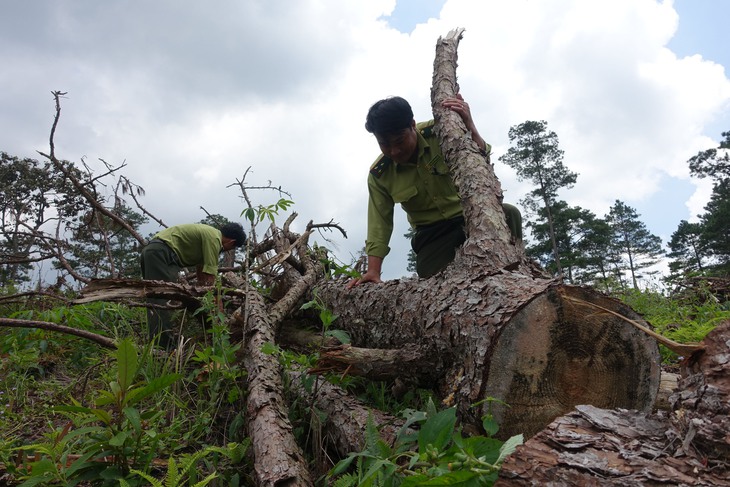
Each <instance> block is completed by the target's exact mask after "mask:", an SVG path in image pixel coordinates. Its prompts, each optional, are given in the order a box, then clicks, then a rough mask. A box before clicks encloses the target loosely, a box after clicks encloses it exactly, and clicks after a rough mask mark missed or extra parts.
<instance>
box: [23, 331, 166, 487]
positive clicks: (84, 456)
mask: <svg viewBox="0 0 730 487" xmlns="http://www.w3.org/2000/svg"><path fill="white" fill-rule="evenodd" d="M115 358H116V363H117V371H116V377H115V379H114V380H112V381H111V382H109V384H108V387H107V389H102V390H99V391H97V395H96V399H95V401H94V407H87V406H83V405H82V404H81V403H80V402H79V401H78V400H76V399H73V398H72V399H71V403H72V404H71V405H62V406H56V407H54V408H53V410H54V411H55V412H59V413H62V414H64V415H66V416H68V417H69V418H70V420H71V422H70V423H68V424H67V425H66V426H65V427H64V428H63V429H61V430H56V431H54V432H53V434H52V435H51V437H50V441H48V442H44V443H36V444H31V445H24V446H21V447H19V448H18V449H19V450H23V451H30V452H36V454H37V459H36V460H35V461H34V462H32V463H31V464H30V468H29V471H28V474H27V475H26V476H25V478H27V480H26V482H25V483H24V484H23V485H36V484H37V483H40V482H57V483H60V484H62V485H76V484H77V483H78V482H80V481H82V480H86V479H89V478H104V479H108V480H111V479H119V478H125V477H126V476H127V475H128V474H129V469H130V467H136V468H140V467H142V468H145V469H149V468H150V465H151V462H152V460H153V459H154V458H155V457H156V456H157V453H158V451H157V446H158V443H159V441H160V435H162V434H163V432H162V431H161V430H160V429H159V428H158V423H159V420H160V418H161V417H162V416H163V411H161V410H160V409H159V408H157V407H155V404H154V403H149V402H148V399H150V398H151V397H152V396H154V395H155V394H157V393H159V392H160V391H163V390H165V389H167V388H168V387H169V386H170V385H171V384H173V383H174V382H175V381H177V380H178V379H179V378H180V376H179V375H177V374H168V375H165V376H161V377H158V378H156V379H154V380H152V381H149V382H144V381H143V382H137V377H138V371H139V360H138V359H139V357H138V353H137V349H136V347H135V346H134V344H133V343H132V342H131V341H130V340H128V339H124V340H121V341H120V342H119V344H118V348H117V350H116V353H115ZM72 424H73V425H74V426H75V429H72V428H71V425H72ZM72 453H73V454H76V455H79V458H78V459H75V460H73V461H72V460H70V458H71V457H70V455H71V454H72Z"/></svg>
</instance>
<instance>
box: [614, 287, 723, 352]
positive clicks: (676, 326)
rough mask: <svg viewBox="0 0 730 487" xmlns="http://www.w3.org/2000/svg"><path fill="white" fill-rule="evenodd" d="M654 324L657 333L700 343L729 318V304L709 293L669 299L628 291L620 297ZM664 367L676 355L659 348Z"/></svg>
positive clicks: (661, 295) (659, 295) (654, 291)
mask: <svg viewBox="0 0 730 487" xmlns="http://www.w3.org/2000/svg"><path fill="white" fill-rule="evenodd" d="M618 297H619V299H621V300H622V301H623V302H625V303H626V304H627V305H629V306H630V307H631V308H632V309H633V310H635V311H636V312H638V313H639V314H641V315H642V316H643V317H644V319H645V320H646V321H648V322H649V323H651V324H652V325H653V326H654V328H655V329H656V331H657V332H658V333H660V334H661V335H663V336H666V337H667V338H670V339H672V340H674V341H677V342H680V343H689V342H699V341H702V339H703V338H705V336H706V335H707V334H708V333H709V332H710V331H712V330H713V329H714V328H715V327H716V326H717V325H718V324H719V323H721V322H722V321H725V320H728V319H730V303H722V302H720V301H719V300H717V299H715V298H714V297H713V296H712V295H710V294H705V293H698V294H695V295H692V296H684V297H669V296H667V295H665V294H664V293H662V292H660V291H656V290H645V291H638V290H627V291H624V292H623V293H622V294H621V295H619V296H618ZM660 351H661V354H662V359H663V362H664V363H665V364H671V363H675V362H677V360H678V357H677V355H676V354H675V353H674V352H672V351H670V350H669V349H667V348H666V347H664V346H660Z"/></svg>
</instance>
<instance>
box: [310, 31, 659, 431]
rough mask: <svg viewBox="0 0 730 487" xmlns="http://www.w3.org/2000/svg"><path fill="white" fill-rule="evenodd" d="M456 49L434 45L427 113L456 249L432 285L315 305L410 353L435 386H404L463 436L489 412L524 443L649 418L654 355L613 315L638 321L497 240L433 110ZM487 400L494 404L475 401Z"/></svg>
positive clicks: (494, 197)
mask: <svg viewBox="0 0 730 487" xmlns="http://www.w3.org/2000/svg"><path fill="white" fill-rule="evenodd" d="M460 38H461V30H457V31H454V32H452V33H450V34H449V35H448V36H447V37H446V38H445V39H439V43H438V45H437V52H436V61H435V63H434V80H433V88H432V104H433V112H434V118H435V120H436V133H437V134H438V135H439V138H440V141H441V147H442V150H443V152H444V155H445V158H446V162H447V164H448V165H449V168H450V169H451V172H452V175H453V178H454V181H455V183H456V186H457V188H458V190H459V193H460V195H461V198H462V205H463V208H464V215H465V219H466V233H467V240H466V242H465V244H464V245H463V247H462V248H461V249H460V250H459V251H458V252H457V257H456V259H455V261H454V262H453V263H452V264H451V265H450V266H449V267H448V268H447V269H445V270H444V271H443V272H441V273H440V274H438V275H436V276H434V277H432V278H429V279H404V280H393V281H390V282H386V283H383V284H368V285H362V286H359V287H357V288H354V289H352V290H349V291H348V290H345V289H344V286H343V285H342V283H340V282H329V283H326V282H325V283H323V284H322V285H321V287H320V289H319V296H320V297H322V298H323V299H325V300H326V301H327V303H328V305H329V306H331V307H333V308H334V311H335V313H336V314H337V315H338V316H339V319H338V321H337V326H339V327H342V328H344V329H346V330H347V331H348V332H349V333H350V334H351V335H352V337H353V342H354V343H355V344H356V345H358V346H367V347H378V348H392V349H398V348H402V347H407V346H408V348H412V345H413V344H417V345H419V347H420V348H421V349H422V350H424V354H427V355H428V356H429V357H430V358H431V359H432V363H433V367H434V368H436V369H437V371H438V372H437V374H436V376H437V377H438V379H437V381H436V384H434V383H433V379H432V377H433V376H434V370H424V374H423V376H422V377H414V378H412V379H415V380H416V381H418V380H419V379H421V380H422V382H427V381H431V382H430V383H429V384H428V385H430V386H434V385H435V389H436V390H437V392H438V393H439V395H440V396H441V398H442V399H443V401H444V403H445V404H446V405H451V404H454V405H456V406H457V408H458V411H459V413H460V417H461V418H462V420H463V421H464V423H465V425H466V426H467V427H472V429H473V430H479V429H481V417H482V416H483V415H484V414H488V413H490V414H493V415H494V417H495V418H496V419H497V420H498V421H499V422H500V424H501V430H500V434H501V435H502V436H509V435H513V434H517V433H525V434H527V435H532V434H534V433H536V432H538V431H540V430H541V429H543V428H544V427H545V426H546V425H547V424H549V423H550V421H552V420H553V419H554V418H556V417H558V416H560V415H562V414H564V413H566V412H568V411H570V410H572V409H573V408H574V407H575V406H576V405H578V404H593V405H596V406H600V407H604V408H613V407H621V408H626V409H638V410H643V411H646V410H648V409H650V408H651V406H652V404H653V403H654V399H655V396H656V393H657V389H658V387H659V379H660V377H659V376H660V370H659V362H660V357H659V351H658V347H657V344H656V343H655V342H654V340H653V339H651V338H650V337H648V336H646V335H645V334H644V333H642V332H641V331H640V330H638V329H637V328H636V327H634V326H632V325H631V324H630V323H628V322H627V321H625V320H623V319H622V318H620V316H618V315H623V316H626V317H627V318H630V319H633V320H635V321H639V322H642V323H644V322H643V321H642V320H641V318H640V317H639V316H638V315H637V314H636V313H634V312H633V311H632V310H631V309H629V308H628V307H626V306H624V305H622V304H621V303H620V302H618V301H616V300H613V299H610V298H608V297H606V296H603V295H601V294H600V293H597V292H595V291H593V290H591V289H586V288H579V287H572V286H565V285H563V284H561V283H560V282H559V281H557V280H553V279H551V278H549V277H547V276H545V275H544V273H543V272H542V271H541V270H540V269H539V268H538V267H537V266H536V265H535V264H533V263H532V262H531V261H530V260H529V259H528V258H527V257H526V256H525V254H524V250H523V248H522V245H521V244H520V243H519V242H514V241H513V240H512V239H511V237H510V233H509V230H508V229H507V225H506V222H505V217H504V213H503V210H502V207H501V188H500V184H499V181H498V180H497V178H496V176H495V175H494V171H493V168H492V166H491V165H490V164H489V163H488V161H487V160H485V157H484V156H483V155H482V154H481V153H480V151H479V150H478V148H477V146H476V144H475V143H474V142H473V141H472V139H471V137H470V134H469V133H468V132H467V131H466V130H465V127H464V124H463V123H462V121H461V119H460V118H459V116H458V115H456V114H455V113H453V112H451V111H449V110H445V109H443V108H442V107H441V100H443V99H444V98H446V97H449V96H453V95H454V94H456V93H458V85H457V83H456V74H455V72H456V71H455V69H456V47H457V46H458V41H459V40H460ZM604 310H608V311H610V312H607V311H604ZM644 324H645V323H644ZM406 379H408V378H406ZM424 385H425V384H424ZM489 398H495V399H498V400H499V401H484V400H485V399H489ZM480 401H484V402H483V403H482V404H481V405H480V406H478V407H475V406H474V404H475V403H478V402H480ZM500 401H501V402H500ZM502 403H504V404H506V406H505V405H504V404H502Z"/></svg>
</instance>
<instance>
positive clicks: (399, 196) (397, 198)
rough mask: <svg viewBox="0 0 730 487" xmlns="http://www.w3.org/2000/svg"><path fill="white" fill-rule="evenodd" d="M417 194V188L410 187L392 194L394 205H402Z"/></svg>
mask: <svg viewBox="0 0 730 487" xmlns="http://www.w3.org/2000/svg"><path fill="white" fill-rule="evenodd" d="M417 194H418V188H416V187H415V186H411V187H408V188H404V189H401V190H400V191H397V192H395V193H393V202H394V203H404V202H406V201H408V200H410V199H411V198H413V197H414V196H416V195H417Z"/></svg>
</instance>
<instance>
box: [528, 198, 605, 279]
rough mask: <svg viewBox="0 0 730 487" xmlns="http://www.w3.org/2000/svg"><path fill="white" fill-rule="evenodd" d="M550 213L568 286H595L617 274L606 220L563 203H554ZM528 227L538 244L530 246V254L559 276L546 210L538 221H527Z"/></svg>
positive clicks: (539, 214) (540, 214) (542, 209)
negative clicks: (569, 284) (570, 284)
mask: <svg viewBox="0 0 730 487" xmlns="http://www.w3.org/2000/svg"><path fill="white" fill-rule="evenodd" d="M550 211H551V213H552V221H553V228H554V235H555V243H556V245H557V248H558V254H559V255H560V260H561V267H562V269H563V271H564V275H565V278H566V280H567V281H568V282H569V283H573V284H595V283H597V282H599V281H600V280H601V279H605V278H607V277H608V276H609V275H611V274H612V273H614V272H615V269H616V264H617V260H616V259H615V258H612V256H614V255H615V252H612V251H611V232H610V228H609V226H608V224H607V223H606V221H605V220H603V219H601V218H597V217H596V215H595V214H593V212H591V211H589V210H586V209H583V208H581V207H579V206H575V207H571V206H568V203H566V202H565V201H562V200H561V201H555V202H554V203H553V204H552V206H551V208H550ZM527 227H528V228H530V230H531V234H532V237H533V239H534V240H535V242H536V243H535V244H533V245H529V246H528V247H527V249H526V250H527V254H528V255H530V256H531V257H533V258H535V259H537V260H538V261H539V262H540V263H541V264H542V265H543V266H544V267H545V268H546V269H547V270H548V271H550V272H552V273H557V264H556V262H555V255H554V252H553V248H552V244H551V240H550V225H549V223H548V217H547V209H545V208H541V209H539V210H538V212H537V220H536V221H534V222H532V221H531V222H528V223H527Z"/></svg>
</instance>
